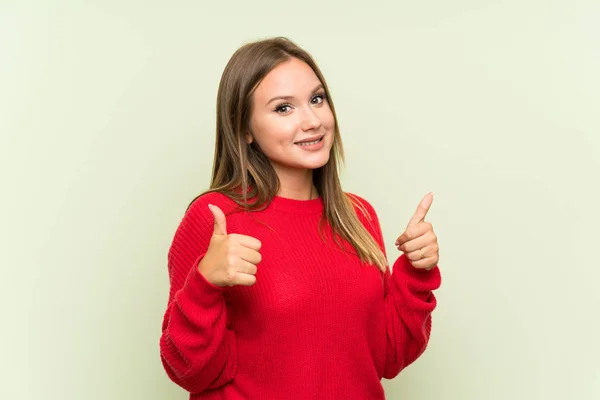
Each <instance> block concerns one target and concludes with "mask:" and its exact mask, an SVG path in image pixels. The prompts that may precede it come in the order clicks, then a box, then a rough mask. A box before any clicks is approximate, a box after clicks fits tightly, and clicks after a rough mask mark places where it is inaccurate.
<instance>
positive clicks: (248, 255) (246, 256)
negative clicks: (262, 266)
mask: <svg viewBox="0 0 600 400" xmlns="http://www.w3.org/2000/svg"><path fill="white" fill-rule="evenodd" d="M240 258H241V259H242V260H244V261H247V262H249V263H252V264H254V265H256V264H258V263H260V262H261V261H262V255H261V254H260V253H259V252H258V251H255V250H252V249H249V248H247V247H241V248H240Z"/></svg>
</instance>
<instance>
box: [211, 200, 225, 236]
mask: <svg viewBox="0 0 600 400" xmlns="http://www.w3.org/2000/svg"><path fill="white" fill-rule="evenodd" d="M208 208H209V209H210V212H212V215H213V218H214V220H215V226H214V229H213V236H214V235H227V222H226V219H225V214H223V211H221V209H220V208H219V207H217V206H214V205H212V204H209V205H208Z"/></svg>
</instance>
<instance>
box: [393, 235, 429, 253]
mask: <svg viewBox="0 0 600 400" xmlns="http://www.w3.org/2000/svg"><path fill="white" fill-rule="evenodd" d="M430 232H431V231H428V232H427V233H425V234H424V235H422V236H419V237H418V238H416V239H413V240H409V241H408V242H405V243H403V244H401V245H400V246H398V249H399V250H401V251H402V252H404V253H410V252H412V251H416V250H419V249H422V248H424V247H427V246H429V245H430V244H431V242H432V241H433V234H432V233H430Z"/></svg>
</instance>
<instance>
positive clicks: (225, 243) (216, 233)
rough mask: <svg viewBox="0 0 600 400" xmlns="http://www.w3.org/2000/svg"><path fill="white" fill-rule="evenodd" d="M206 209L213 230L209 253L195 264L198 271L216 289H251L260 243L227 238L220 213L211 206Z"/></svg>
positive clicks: (224, 221)
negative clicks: (240, 287)
mask: <svg viewBox="0 0 600 400" xmlns="http://www.w3.org/2000/svg"><path fill="white" fill-rule="evenodd" d="M208 208H209V209H210V211H211V212H212V214H213V218H214V221H215V226H214V230H213V235H212V238H211V239H210V244H209V246H208V250H207V251H206V254H205V255H204V257H203V258H202V260H201V261H200V263H198V271H200V273H201V274H202V275H203V276H204V277H205V278H206V280H208V281H209V282H210V283H212V284H213V285H216V286H234V285H244V286H252V285H254V284H255V283H256V277H255V276H254V275H255V274H256V271H257V268H256V265H257V264H258V263H259V262H260V261H261V259H262V256H261V254H260V253H259V252H258V251H259V250H260V247H261V246H262V244H261V242H260V241H259V240H258V239H256V238H253V237H251V236H246V235H239V234H235V233H232V234H230V235H228V234H227V221H226V219H225V214H224V213H223V211H221V209H220V208H219V207H217V206H214V205H212V204H210V205H209V206H208Z"/></svg>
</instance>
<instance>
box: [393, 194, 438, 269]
mask: <svg viewBox="0 0 600 400" xmlns="http://www.w3.org/2000/svg"><path fill="white" fill-rule="evenodd" d="M432 202H433V193H427V195H425V197H424V198H423V200H421V203H419V206H418V207H417V211H415V214H414V215H413V217H412V218H411V219H410V221H409V222H408V225H407V226H406V230H405V231H404V233H403V234H402V235H400V237H398V239H397V240H396V246H397V247H398V249H399V250H401V251H402V252H403V253H404V254H405V255H406V257H407V258H408V260H409V261H410V263H411V264H412V266H413V267H415V268H419V269H431V268H433V267H435V266H436V265H437V263H438V261H439V258H440V257H439V247H438V241H437V236H436V235H435V233H434V232H433V226H432V225H431V223H429V222H425V216H426V215H427V212H428V211H429V208H430V207H431V203H432Z"/></svg>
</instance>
